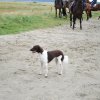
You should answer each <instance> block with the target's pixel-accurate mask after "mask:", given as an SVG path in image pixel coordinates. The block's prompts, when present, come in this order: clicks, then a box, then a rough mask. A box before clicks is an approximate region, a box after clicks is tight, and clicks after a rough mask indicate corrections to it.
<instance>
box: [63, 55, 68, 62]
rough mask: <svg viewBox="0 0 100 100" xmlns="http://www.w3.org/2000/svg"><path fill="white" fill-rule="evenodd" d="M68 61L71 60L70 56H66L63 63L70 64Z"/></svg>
mask: <svg viewBox="0 0 100 100" xmlns="http://www.w3.org/2000/svg"><path fill="white" fill-rule="evenodd" d="M68 61H69V59H68V56H64V60H63V63H64V64H68Z"/></svg>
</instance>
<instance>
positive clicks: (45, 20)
mask: <svg viewBox="0 0 100 100" xmlns="http://www.w3.org/2000/svg"><path fill="white" fill-rule="evenodd" d="M0 5H1V6H0V35H5V34H16V33H19V32H23V31H28V30H34V29H39V28H47V27H54V26H58V25H62V24H64V23H66V22H67V20H66V18H61V19H60V18H55V13H54V9H53V5H47V4H39V3H16V2H14V3H0ZM51 8H52V11H51Z"/></svg>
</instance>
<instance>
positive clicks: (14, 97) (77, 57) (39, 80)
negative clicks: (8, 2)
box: [0, 19, 100, 100]
mask: <svg viewBox="0 0 100 100" xmlns="http://www.w3.org/2000/svg"><path fill="white" fill-rule="evenodd" d="M77 24H78V21H77ZM36 44H39V45H41V46H42V47H43V48H44V49H47V50H54V49H59V50H62V51H63V52H64V54H65V55H68V56H69V64H68V65H65V66H64V72H63V75H58V74H57V67H56V64H55V62H54V61H52V62H51V63H50V64H49V65H48V66H49V74H48V78H45V77H44V75H39V69H40V62H39V60H38V59H39V57H38V54H32V53H31V52H30V51H29V50H30V48H32V47H33V46H34V45H36ZM0 100H100V20H98V19H95V20H94V19H90V20H89V21H85V20H84V21H83V30H80V29H79V25H77V26H76V28H75V30H72V29H71V28H70V27H69V24H66V25H63V26H58V27H54V28H48V29H39V30H34V31H29V32H24V33H20V34H16V35H4V36H0Z"/></svg>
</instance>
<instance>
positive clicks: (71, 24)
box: [70, 13, 72, 27]
mask: <svg viewBox="0 0 100 100" xmlns="http://www.w3.org/2000/svg"><path fill="white" fill-rule="evenodd" d="M71 26H72V14H71V13H70V27H71Z"/></svg>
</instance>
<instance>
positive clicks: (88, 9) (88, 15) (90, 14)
mask: <svg viewBox="0 0 100 100" xmlns="http://www.w3.org/2000/svg"><path fill="white" fill-rule="evenodd" d="M84 10H85V12H86V15H87V20H89V18H91V17H92V12H91V4H90V3H86V4H85V9H84Z"/></svg>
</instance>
